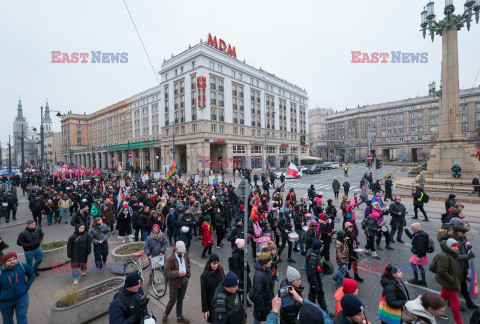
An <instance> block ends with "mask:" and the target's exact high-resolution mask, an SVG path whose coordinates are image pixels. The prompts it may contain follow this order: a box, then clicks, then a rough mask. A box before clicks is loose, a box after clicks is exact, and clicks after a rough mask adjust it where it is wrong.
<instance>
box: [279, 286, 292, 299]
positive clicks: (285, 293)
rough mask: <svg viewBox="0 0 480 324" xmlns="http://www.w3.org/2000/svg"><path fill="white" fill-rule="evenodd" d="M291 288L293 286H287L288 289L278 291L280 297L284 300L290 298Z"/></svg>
mask: <svg viewBox="0 0 480 324" xmlns="http://www.w3.org/2000/svg"><path fill="white" fill-rule="evenodd" d="M291 288H292V287H291V286H286V287H283V288H280V289H279V290H278V297H280V298H284V297H288V296H290V289H291Z"/></svg>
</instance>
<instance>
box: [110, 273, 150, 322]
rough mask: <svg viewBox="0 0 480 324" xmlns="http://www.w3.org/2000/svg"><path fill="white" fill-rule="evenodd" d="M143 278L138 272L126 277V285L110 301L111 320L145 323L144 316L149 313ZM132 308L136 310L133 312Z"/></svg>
mask: <svg viewBox="0 0 480 324" xmlns="http://www.w3.org/2000/svg"><path fill="white" fill-rule="evenodd" d="M142 296H143V290H142V278H141V277H140V275H139V274H138V272H132V273H130V274H129V275H128V276H127V278H126V279H125V285H124V287H122V289H120V291H119V292H118V294H116V295H115V298H114V299H113V301H112V302H111V303H110V307H109V309H108V314H109V322H110V323H112V324H114V323H134V324H137V323H143V317H144V315H145V314H147V313H148V310H147V303H146V302H145V301H144V300H142ZM132 310H135V311H133V312H132Z"/></svg>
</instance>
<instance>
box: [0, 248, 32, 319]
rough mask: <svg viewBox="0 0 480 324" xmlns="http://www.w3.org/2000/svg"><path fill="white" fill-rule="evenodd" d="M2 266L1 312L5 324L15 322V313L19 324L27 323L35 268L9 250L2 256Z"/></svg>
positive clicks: (0, 280) (0, 278)
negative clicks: (21, 260)
mask: <svg viewBox="0 0 480 324" xmlns="http://www.w3.org/2000/svg"><path fill="white" fill-rule="evenodd" d="M2 261H3V263H4V265H3V266H2V267H1V268H0V312H1V313H2V318H3V323H4V324H13V323H14V322H13V315H14V313H15V317H16V319H17V324H26V323H27V312H28V304H29V296H28V290H29V289H30V287H31V286H32V283H33V281H34V280H35V272H34V270H33V268H32V267H31V266H30V265H29V264H26V263H20V262H18V260H17V254H16V253H15V252H9V253H7V254H5V255H4V256H3V258H2Z"/></svg>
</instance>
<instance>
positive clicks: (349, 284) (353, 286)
mask: <svg viewBox="0 0 480 324" xmlns="http://www.w3.org/2000/svg"><path fill="white" fill-rule="evenodd" d="M342 287H343V291H344V292H345V293H346V294H353V293H354V292H355V291H356V290H357V289H358V282H356V281H355V280H353V279H350V278H345V279H343V282H342Z"/></svg>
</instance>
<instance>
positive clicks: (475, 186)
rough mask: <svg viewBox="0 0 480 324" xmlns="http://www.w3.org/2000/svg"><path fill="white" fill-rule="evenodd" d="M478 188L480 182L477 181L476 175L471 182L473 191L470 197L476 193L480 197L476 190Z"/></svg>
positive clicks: (479, 192) (478, 191)
mask: <svg viewBox="0 0 480 324" xmlns="http://www.w3.org/2000/svg"><path fill="white" fill-rule="evenodd" d="M479 186H480V181H479V180H478V175H476V176H475V177H474V178H473V180H472V187H473V191H472V192H471V193H470V195H471V194H476V193H478V194H479V195H480V190H479V189H478V188H479Z"/></svg>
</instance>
